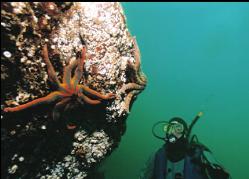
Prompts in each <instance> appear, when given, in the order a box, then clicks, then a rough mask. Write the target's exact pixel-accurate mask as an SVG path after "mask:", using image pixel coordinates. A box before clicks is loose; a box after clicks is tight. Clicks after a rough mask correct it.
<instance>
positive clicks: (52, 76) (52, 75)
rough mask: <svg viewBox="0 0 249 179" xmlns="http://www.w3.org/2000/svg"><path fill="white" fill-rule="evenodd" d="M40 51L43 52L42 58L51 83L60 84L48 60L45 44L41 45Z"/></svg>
mask: <svg viewBox="0 0 249 179" xmlns="http://www.w3.org/2000/svg"><path fill="white" fill-rule="evenodd" d="M42 53H43V59H44V61H45V63H46V65H47V70H48V76H49V79H50V81H51V82H52V83H53V84H55V85H56V86H57V87H58V86H59V84H60V81H59V80H58V78H57V75H56V73H55V70H54V67H53V65H52V63H51V62H50V60H49V57H48V47H47V44H45V45H44V46H43V49H42Z"/></svg>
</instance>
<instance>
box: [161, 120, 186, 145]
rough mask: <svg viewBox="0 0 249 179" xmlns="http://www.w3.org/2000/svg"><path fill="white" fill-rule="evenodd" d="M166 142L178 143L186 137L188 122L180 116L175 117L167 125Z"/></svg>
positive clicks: (165, 128) (165, 129)
mask: <svg viewBox="0 0 249 179" xmlns="http://www.w3.org/2000/svg"><path fill="white" fill-rule="evenodd" d="M164 131H165V132H166V142H167V143H176V142H177V141H178V140H180V139H185V138H186V134H187V131H188V125H187V123H186V122H185V121H184V120H183V119H182V118H180V117H174V118H172V119H170V120H169V123H168V124H167V125H165V127H164Z"/></svg>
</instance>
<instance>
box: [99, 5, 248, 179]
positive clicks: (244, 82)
mask: <svg viewBox="0 0 249 179" xmlns="http://www.w3.org/2000/svg"><path fill="white" fill-rule="evenodd" d="M123 6H124V10H125V14H126V16H127V21H128V25H129V29H130V31H131V33H132V34H133V35H136V37H137V41H138V44H139V46H140V50H141V54H142V67H143V70H144V72H145V73H146V74H147V77H148V81H149V83H148V86H147V89H146V90H145V91H144V92H143V93H142V94H141V95H140V96H139V97H138V99H137V101H136V102H135V103H134V105H133V108H132V110H131V114H130V116H129V118H128V120H127V131H126V133H125V135H124V136H123V138H122V141H121V143H120V146H119V147H118V149H116V151H114V152H113V153H112V154H111V156H110V157H109V158H108V159H106V161H105V162H104V163H103V166H102V167H101V170H102V171H104V172H105V177H106V178H107V179H117V178H119V179H127V178H130V179H133V178H134V179H135V178H138V176H139V172H140V170H141V168H142V167H143V165H144V163H145V162H146V160H147V159H148V157H149V156H150V155H151V154H153V152H155V151H156V150H157V149H158V148H159V147H160V146H161V145H162V144H163V143H162V142H161V141H159V140H157V139H155V138H154V137H153V136H152V134H151V127H152V125H153V124H154V123H155V122H157V121H159V120H169V119H170V118H171V117H174V116H180V117H183V118H184V119H185V120H186V121H187V122H188V123H190V122H191V120H192V119H193V118H194V116H195V115H196V114H197V112H198V111H199V110H203V112H204V116H203V117H202V118H201V119H200V120H199V121H198V123H197V124H196V126H195V128H194V130H193V132H194V133H196V134H197V135H198V137H199V140H200V141H201V142H202V143H204V144H206V145H207V146H208V147H209V148H210V149H211V150H212V151H213V153H214V155H215V157H216V158H217V159H218V160H219V161H220V162H221V163H222V164H223V166H224V167H225V168H226V169H227V170H228V171H230V173H231V175H232V178H233V179H246V178H249V173H248V160H249V154H248V148H249V142H248V141H249V140H248V137H249V127H248V126H249V82H248V78H249V70H248V69H249V4H248V3H123Z"/></svg>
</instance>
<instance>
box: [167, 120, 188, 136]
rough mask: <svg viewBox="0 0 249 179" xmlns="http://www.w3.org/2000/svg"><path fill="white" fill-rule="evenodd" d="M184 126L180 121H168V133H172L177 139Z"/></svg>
mask: <svg viewBox="0 0 249 179" xmlns="http://www.w3.org/2000/svg"><path fill="white" fill-rule="evenodd" d="M183 131H184V127H183V125H182V124H181V123H179V122H176V121H173V122H171V123H170V126H169V129H168V134H173V135H174V136H175V137H176V138H177V139H179V138H180V137H182V135H183Z"/></svg>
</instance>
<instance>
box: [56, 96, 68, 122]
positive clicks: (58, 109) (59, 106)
mask: <svg viewBox="0 0 249 179" xmlns="http://www.w3.org/2000/svg"><path fill="white" fill-rule="evenodd" d="M68 101H70V98H64V99H62V100H61V101H60V102H58V103H56V105H55V107H54V109H53V114H52V115H53V119H54V120H57V119H59V118H60V112H61V110H62V109H63V107H65V105H66V104H67V102H68Z"/></svg>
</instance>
